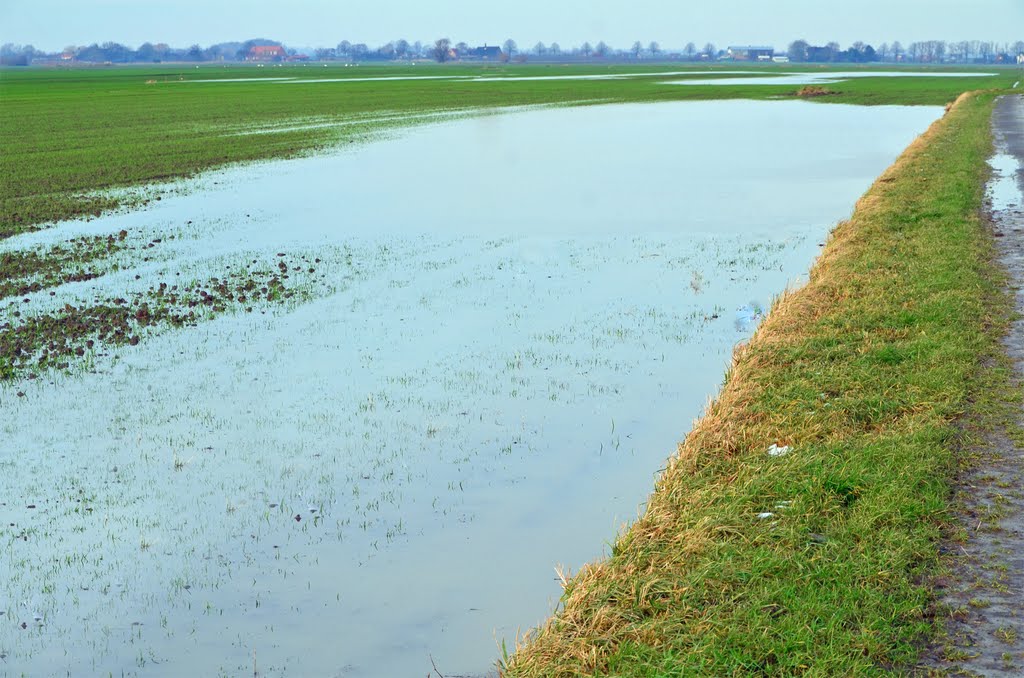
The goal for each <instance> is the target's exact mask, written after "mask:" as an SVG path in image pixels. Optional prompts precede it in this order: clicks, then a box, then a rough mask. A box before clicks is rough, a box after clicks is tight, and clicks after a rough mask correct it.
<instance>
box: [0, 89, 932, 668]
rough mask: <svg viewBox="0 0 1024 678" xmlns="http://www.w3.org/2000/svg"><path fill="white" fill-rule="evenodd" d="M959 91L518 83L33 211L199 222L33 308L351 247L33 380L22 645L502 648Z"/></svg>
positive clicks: (76, 657) (205, 654)
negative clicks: (281, 154) (288, 151)
mask: <svg viewBox="0 0 1024 678" xmlns="http://www.w3.org/2000/svg"><path fill="white" fill-rule="evenodd" d="M941 114H942V109H940V108H899V107H871V108H857V107H848V106H840V105H835V106H815V105H813V104H807V103H803V102H750V101H729V102H701V103H671V104H657V105H620V106H592V107H583V108H576V109H542V110H531V111H520V112H517V113H514V114H509V115H492V116H488V117H482V118H478V119H468V120H458V121H450V122H444V123H439V124H434V125H429V126H423V127H417V128H410V129H408V130H405V131H403V132H400V133H394V134H392V135H391V136H389V137H388V138H385V139H383V140H381V141H378V142H375V143H370V144H366V145H361V146H352V147H349V148H348V149H345V150H344V151H339V152H337V153H335V154H331V155H325V156H319V157H312V158H304V159H298V160H291V161H282V162H271V163H264V164H258V165H252V166H248V167H244V168H237V169H232V170H229V171H224V172H219V173H212V174H209V175H205V176H204V177H202V178H201V179H200V180H198V181H196V182H194V183H193V184H192V185H191V186H190V189H189V190H187V191H182V192H180V193H179V194H175V195H170V196H168V197H165V198H164V199H163V200H161V201H160V202H158V203H153V204H152V205H151V206H150V208H147V209H145V210H142V211H137V212H132V213H128V214H121V215H113V216H109V217H105V218H101V219H96V220H93V221H90V222H70V223H66V224H62V225H59V226H58V227H56V228H54V229H52V230H49V231H44V232H40V233H37V234H31V235H26V236H22V237H19V238H16V239H11V240H9V241H7V242H6V243H4V245H3V247H4V248H14V247H27V246H30V245H45V244H48V243H51V242H56V241H60V240H63V239H66V238H69V237H73V236H75V235H80V234H99V233H116V232H117V231H118V230H119V229H122V228H124V229H128V230H129V231H130V232H131V233H132V234H133V236H132V237H135V235H136V234H139V233H141V234H144V236H147V237H150V236H153V235H156V234H160V235H161V236H163V237H165V238H166V237H167V235H168V234H173V235H175V236H176V237H175V238H174V239H173V240H165V241H164V243H163V244H162V245H161V247H160V248H157V249H153V250H149V252H151V253H152V254H151V255H150V260H149V261H141V260H136V261H128V262H123V263H122V268H121V269H120V270H118V271H114V272H111V273H110V274H109V275H107V276H105V277H104V278H101V279H99V280H94V281H89V282H85V283H76V284H71V285H66V286H64V287H62V288H60V289H58V290H57V294H56V296H55V297H52V298H51V297H49V296H48V295H46V294H43V295H39V296H40V297H42V298H33V300H32V302H31V303H30V304H26V305H24V306H25V307H24V308H23V309H22V310H23V311H27V312H30V311H31V310H32V309H37V310H38V309H43V308H47V307H51V306H52V307H59V306H60V305H62V304H63V303H65V302H75V301H77V300H78V299H88V298H91V296H92V295H93V294H94V293H95V292H96V291H99V292H100V293H111V294H124V293H125V291H126V290H129V291H130V290H133V289H140V288H141V289H145V288H146V287H148V286H149V285H154V284H157V283H159V282H160V281H163V280H171V281H173V280H174V279H175V278H176V277H177V276H176V274H177V273H179V272H180V273H181V275H182V276H183V277H184V278H188V277H190V276H195V277H198V278H205V277H206V276H208V275H210V274H211V273H210V272H211V271H216V270H223V267H224V266H226V265H228V264H233V263H236V262H240V261H246V260H251V259H263V260H273V258H274V256H275V254H276V253H277V252H287V253H289V254H294V255H309V256H316V257H318V258H321V259H322V260H323V261H322V263H320V264H319V265H318V272H317V274H316V276H314V277H311V278H310V279H309V280H308V283H307V285H308V291H309V293H310V294H311V297H312V298H311V300H309V301H306V302H303V303H297V304H292V305H289V306H284V307H277V308H273V309H271V310H268V311H267V312H266V314H259V313H253V314H245V313H240V314H236V315H230V314H229V315H225V316H222V317H219V318H217V319H215V320H211V321H209V322H207V323H204V324H202V325H200V326H198V327H196V328H190V329H186V330H181V331H166V332H162V333H156V334H154V335H152V336H149V337H147V338H146V339H145V340H144V341H143V342H142V343H141V344H139V345H138V346H134V347H132V346H125V347H123V348H117V349H115V350H113V351H112V355H111V356H108V357H104V356H98V357H96V358H95V360H94V362H93V363H92V364H91V365H90V366H89V369H82V370H80V371H78V372H76V373H73V374H70V375H57V374H48V375H45V376H44V378H41V379H37V380H35V381H29V380H27V379H26V380H22V381H18V382H15V383H9V384H3V385H0V408H2V410H3V412H4V417H3V421H2V422H0V441H2V445H0V470H2V473H3V477H4V496H3V497H0V657H2V661H0V672H4V673H6V674H8V675H18V674H20V673H22V672H24V673H26V674H29V675H48V674H63V673H65V672H67V673H70V674H72V675H99V674H106V673H107V672H111V673H113V674H116V675H141V676H181V675H221V674H223V675H241V674H243V673H245V674H247V675H251V673H250V672H253V671H254V669H255V671H258V673H259V675H261V676H277V675H292V676H300V675H323V676H329V675H330V676H416V675H420V676H422V675H426V674H427V673H429V672H430V671H431V669H432V667H433V665H434V664H436V666H437V669H438V670H439V671H440V672H441V673H442V674H444V675H467V676H476V675H485V674H488V672H490V671H491V670H492V667H493V663H494V661H495V660H496V659H497V658H498V657H499V656H500V650H499V647H500V643H502V642H503V641H504V642H505V643H507V645H508V646H509V647H512V646H513V644H514V639H515V636H516V633H517V631H518V630H520V629H521V630H526V629H527V628H529V627H531V626H533V625H535V624H537V623H539V622H540V621H542V620H543V619H544V617H545V616H546V615H548V614H549V613H550V612H551V610H552V608H553V606H554V604H555V602H556V601H557V599H558V595H559V592H560V590H559V585H558V583H557V581H556V574H555V570H554V568H555V566H556V565H558V564H561V565H564V566H566V567H567V568H568V569H569V570H571V571H576V570H578V569H579V567H580V566H581V565H583V564H584V563H585V562H587V561H590V560H592V559H595V558H598V557H601V556H602V555H603V554H605V553H606V552H607V544H608V543H610V542H611V541H612V539H613V538H614V536H615V535H616V532H617V531H618V529H619V528H620V526H621V525H622V524H623V523H625V522H627V521H630V520H631V519H633V518H634V517H635V516H636V514H637V511H638V509H639V508H640V507H641V505H642V503H643V502H644V500H645V498H646V496H647V494H648V492H649V491H650V490H651V488H652V486H653V482H654V479H655V477H656V476H657V474H658V472H659V469H661V468H662V467H663V466H664V463H665V460H666V459H667V457H668V456H669V455H671V454H672V453H673V451H674V449H675V445H676V442H677V441H679V440H680V439H681V438H682V437H683V436H684V435H685V434H686V432H687V430H688V429H689V428H690V425H691V422H692V420H693V419H694V418H695V417H697V416H698V415H699V414H700V413H701V411H702V409H703V406H704V405H705V403H706V401H707V399H708V398H709V396H711V395H712V394H713V393H714V392H715V390H716V389H717V386H718V385H719V384H720V382H721V379H722V375H723V373H724V368H725V366H726V363H727V362H728V359H729V357H730V354H731V351H732V347H733V346H734V345H735V343H736V342H737V341H740V340H742V339H744V338H745V337H747V336H749V334H750V332H751V331H752V329H753V327H754V325H756V322H757V320H758V318H759V317H760V309H762V308H767V307H768V306H769V305H770V302H771V299H772V297H773V296H774V295H777V294H778V293H779V292H781V291H782V290H783V289H784V288H785V287H786V286H787V285H789V284H795V283H798V282H799V281H800V280H801V279H802V276H803V274H804V273H805V272H806V270H807V269H808V266H809V265H810V263H811V262H812V261H813V259H814V257H815V255H816V253H817V252H818V250H819V245H820V243H822V242H824V239H825V237H826V235H827V233H828V231H829V229H830V227H831V226H833V225H834V224H835V223H836V221H838V220H840V219H843V218H844V217H846V216H847V215H848V214H849V213H850V211H851V209H852V206H853V204H854V202H855V200H856V199H857V198H858V197H859V196H860V195H861V194H862V193H863V191H864V190H865V189H866V188H867V187H868V186H869V185H870V183H871V182H872V180H873V179H874V177H876V176H877V175H878V174H880V173H881V172H882V171H883V170H884V169H885V168H886V167H887V166H888V165H889V164H890V163H891V162H892V161H893V160H894V159H895V157H896V156H897V155H898V154H899V152H900V151H901V150H902V149H903V148H904V147H905V146H906V145H907V144H908V143H909V142H910V141H911V140H912V139H913V138H914V137H915V136H916V135H917V134H919V133H920V132H922V131H923V130H924V129H925V128H926V127H927V125H928V124H929V123H931V122H932V121H933V120H935V119H936V118H937V117H939V116H940V115H941ZM136 276H138V279H136ZM18 391H22V392H24V394H25V395H24V397H18V396H17V395H16V393H17V392H18Z"/></svg>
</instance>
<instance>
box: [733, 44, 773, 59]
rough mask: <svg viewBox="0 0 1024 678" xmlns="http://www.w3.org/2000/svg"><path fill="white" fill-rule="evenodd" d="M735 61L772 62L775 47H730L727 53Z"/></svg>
mask: <svg viewBox="0 0 1024 678" xmlns="http://www.w3.org/2000/svg"><path fill="white" fill-rule="evenodd" d="M726 54H727V55H728V58H730V59H732V60H733V61H770V60H771V58H772V57H773V56H775V48H774V47H750V46H742V47H730V48H729V49H728V51H727V52H726Z"/></svg>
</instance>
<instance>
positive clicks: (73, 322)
mask: <svg viewBox="0 0 1024 678" xmlns="http://www.w3.org/2000/svg"><path fill="white" fill-rule="evenodd" d="M302 261H303V265H302V266H292V267H289V265H288V262H287V259H286V258H285V255H284V254H283V253H282V254H279V255H278V260H277V262H276V268H277V269H278V270H277V271H273V270H261V269H262V268H263V267H259V266H257V265H256V262H255V261H254V262H252V264H250V265H248V266H243V267H239V270H236V271H231V272H230V273H228V274H226V275H225V276H224V277H213V278H210V279H209V280H207V281H205V282H203V283H195V284H189V285H181V286H179V285H170V286H169V285H168V284H167V283H165V282H161V283H158V284H157V285H154V286H152V287H150V288H149V289H148V290H146V291H144V292H135V293H133V294H128V295H126V297H127V298H124V297H106V298H96V299H94V300H93V303H91V304H83V305H81V306H74V305H72V304H65V305H64V307H63V308H62V309H60V310H57V311H54V312H51V313H41V314H37V315H32V316H25V315H24V314H22V313H21V312H20V311H19V310H18V306H19V302H17V301H11V302H9V303H8V304H7V307H6V309H0V381H2V380H4V379H11V378H15V377H17V376H18V375H19V374H21V373H22V372H25V371H35V370H38V369H58V370H66V369H68V368H69V367H70V366H71V363H72V362H73V361H74V360H75V359H81V358H85V357H86V356H87V355H90V354H93V353H95V352H98V351H99V350H100V349H101V348H102V347H103V346H104V345H106V346H116V345H123V344H130V345H132V346H134V345H136V344H138V343H139V341H140V336H141V335H142V333H143V331H144V330H146V331H148V328H155V327H158V326H163V327H186V326H192V325H195V324H197V323H198V322H199V321H200V320H203V319H206V318H212V317H213V316H215V315H217V314H220V313H224V312H225V311H228V310H229V309H234V310H242V309H244V310H245V311H247V312H252V310H253V306H254V305H259V304H261V305H266V304H270V303H281V302H284V301H286V300H288V299H291V298H293V297H294V296H295V295H296V291H295V290H294V289H290V288H288V287H286V283H285V282H284V281H285V280H286V279H288V278H289V275H288V271H289V270H292V271H303V272H305V271H306V270H307V267H308V263H305V258H303V259H302ZM317 261H319V260H317ZM296 263H298V262H296ZM266 268H272V267H266ZM308 272H309V273H313V272H315V269H314V268H312V267H308ZM21 301H28V299H24V300H21Z"/></svg>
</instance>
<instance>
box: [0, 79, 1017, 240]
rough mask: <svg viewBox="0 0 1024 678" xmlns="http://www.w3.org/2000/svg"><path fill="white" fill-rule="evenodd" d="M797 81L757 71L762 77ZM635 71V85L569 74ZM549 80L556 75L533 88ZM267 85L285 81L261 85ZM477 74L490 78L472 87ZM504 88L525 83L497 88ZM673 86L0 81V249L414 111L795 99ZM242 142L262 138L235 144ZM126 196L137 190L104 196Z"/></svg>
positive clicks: (869, 98) (900, 87) (940, 88)
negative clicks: (48, 226) (177, 183)
mask: <svg viewBox="0 0 1024 678" xmlns="http://www.w3.org/2000/svg"><path fill="white" fill-rule="evenodd" d="M730 68H732V67H731V66H726V67H725V69H730ZM806 68H807V67H805V69H806ZM813 68H815V69H816V70H820V67H813ZM716 70H719V69H718V67H708V66H701V67H699V68H698V69H695V70H693V71H692V74H693V76H699V77H708V76H709V75H710V76H715V73H716ZM793 70H794V69H792V68H791V69H788V70H787V69H783V68H779V67H767V68H759V69H758V73H763V74H764V75H771V74H780V73H785V72H792V71H793ZM797 70H799V69H797ZM631 73H633V74H640V75H636V76H635V77H615V78H614V79H571V78H567V77H566V76H595V75H599V76H610V75H611V76H625V75H629V74H631ZM548 75H555V76H560V77H558V78H542V77H537V76H548ZM423 76H428V77H426V78H424V77H423ZM270 77H273V78H291V79H293V80H295V81H294V82H287V83H283V82H280V81H268V80H267V79H268V78H270ZM481 77H482V78H486V79H488V80H489V81H488V82H481V81H480V80H479V79H476V78H481ZM502 77H510V78H515V77H526V78H529V79H526V80H512V79H509V80H505V81H500V78H502ZM682 77H688V76H687V75H683V74H680V71H679V66H678V65H667V66H621V65H615V66H594V65H586V66H556V65H547V66H516V65H507V66H416V67H415V68H413V67H409V66H403V67H395V66H380V67H374V66H366V67H359V68H344V67H341V66H332V67H330V68H314V67H311V66H298V67H295V66H291V67H284V66H282V67H277V68H272V69H259V70H258V69H255V68H246V67H214V66H210V67H202V68H199V67H195V66H192V67H188V66H181V65H179V66H152V67H150V66H146V67H129V68H110V69H70V70H67V69H56V70H35V69H30V70H25V71H18V70H5V71H3V72H2V73H0V99H2V100H3V102H4V105H3V106H2V107H0V140H2V142H3V146H4V152H3V154H2V155H0V238H3V237H9V236H11V235H14V234H16V233H19V232H22V231H25V230H31V229H34V228H37V227H38V226H40V225H41V224H44V223H47V222H51V221H55V220H61V219H67V218H72V217H89V216H95V215H99V214H100V213H102V212H104V211H107V210H110V209H114V208H116V207H118V206H121V205H131V204H137V203H139V202H144V201H146V200H149V199H154V198H155V197H159V196H154V195H152V193H151V192H147V191H143V190H140V189H141V188H142V187H144V186H146V185H148V184H151V183H153V182H159V181H166V180H170V179H175V178H179V177H189V176H193V175H195V174H196V173H198V172H201V171H203V170H206V169H210V168H214V167H219V166H223V165H225V164H228V163H233V162H239V161H247V160H255V159H264V158H276V157H286V156H290V155H294V154H297V153H301V152H304V151H309V150H313V149H316V148H320V147H323V146H325V145H331V144H336V143H339V142H342V141H345V140H352V139H356V138H359V137H361V136H363V135H365V134H366V133H367V132H372V131H374V130H376V129H380V128H382V127H387V126H395V125H404V124H410V123H411V121H412V120H413V117H412V114H422V113H426V112H438V111H448V112H453V113H454V112H459V111H463V112H466V111H472V110H475V109H480V108H490V107H507V106H522V105H543V104H560V105H561V104H584V103H613V102H643V101H670V100H701V99H734V98H751V99H765V98H779V97H782V98H786V97H794V96H796V94H795V92H794V90H793V89H792V88H791V87H787V86H784V85H767V84H766V85H759V86H753V87H752V86H743V85H739V86H733V85H728V86H721V87H703V86H695V87H685V88H684V87H669V86H665V85H664V84H663V83H664V81H665V80H666V79H667V78H672V79H678V78H682ZM366 78H397V79H393V80H388V81H387V82H381V81H378V80H372V79H370V80H367V79H366ZM403 78H411V79H403ZM434 78H439V79H434ZM237 79H243V81H241V82H239V81H237ZM260 79H262V81H261V80H260ZM360 79H363V80H362V81H360ZM216 80H221V82H216ZM1013 81H1014V74H1013V73H1012V72H1010V71H1003V72H1002V74H1001V75H999V76H997V77H994V78H993V77H978V78H908V79H900V80H899V82H895V81H894V80H893V79H891V78H863V79H857V80H851V81H848V82H844V83H842V85H841V86H838V85H837V86H835V87H834V89H835V90H836V94H835V95H834V96H829V97H823V98H822V100H827V101H828V102H829V103H857V104H914V105H920V104H928V105H944V104H946V103H949V102H951V101H952V100H953V99H955V98H956V97H957V96H958V95H959V94H960V93H961V92H964V91H967V90H975V89H981V88H1008V87H1010V85H1012V83H1013ZM385 114H387V115H386V116H385ZM382 116H384V117H383V118H382ZM296 121H300V123H301V124H296ZM311 122H312V124H311ZM339 123H344V124H343V125H341V126H339ZM245 131H259V132H260V134H258V135H252V134H239V132H245ZM125 187H134V188H135V189H136V190H134V191H130V192H129V191H124V190H120V191H117V192H114V191H111V190H110V189H124V188H125Z"/></svg>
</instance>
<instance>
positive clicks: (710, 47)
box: [704, 42, 718, 61]
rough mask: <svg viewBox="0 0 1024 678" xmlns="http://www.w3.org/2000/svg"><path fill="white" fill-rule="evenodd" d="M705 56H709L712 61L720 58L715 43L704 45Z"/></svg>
mask: <svg viewBox="0 0 1024 678" xmlns="http://www.w3.org/2000/svg"><path fill="white" fill-rule="evenodd" d="M704 54H707V55H708V58H709V59H711V60H712V61H713V60H714V59H715V57H717V56H718V50H717V49H715V45H714V43H711V42H709V43H708V44H706V45H704Z"/></svg>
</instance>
